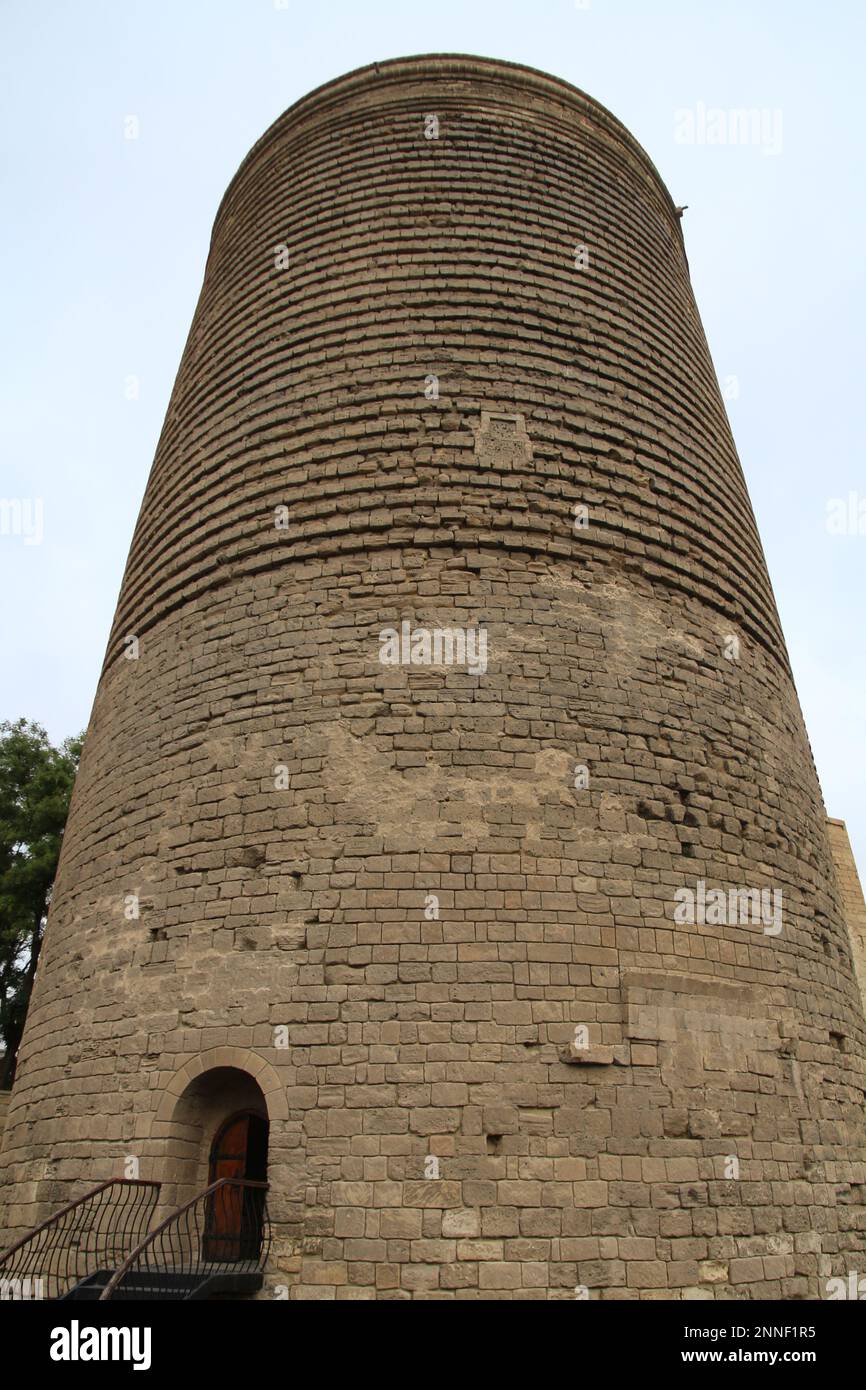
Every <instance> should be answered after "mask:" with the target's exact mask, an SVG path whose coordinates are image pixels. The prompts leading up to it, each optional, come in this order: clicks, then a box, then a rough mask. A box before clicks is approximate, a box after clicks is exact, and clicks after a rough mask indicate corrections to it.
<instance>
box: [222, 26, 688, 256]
mask: <svg viewBox="0 0 866 1390" xmlns="http://www.w3.org/2000/svg"><path fill="white" fill-rule="evenodd" d="M422 76H423V77H430V78H449V77H450V78H456V79H460V78H466V79H471V78H482V79H483V78H487V79H489V78H496V77H498V78H499V79H500V80H501V82H502V84H503V86H506V87H508V86H510V87H512V88H514V89H519V90H523V91H530V92H533V93H535V94H537V95H539V96H547V97H553V98H555V99H558V100H559V101H561V102H563V103H564V104H566V105H570V106H572V107H573V108H574V110H575V111H576V112H577V113H579V114H580V115H582V116H587V117H591V118H592V119H593V120H594V121H595V122H596V124H597V125H599V126H600V127H601V128H602V129H604V130H606V131H607V132H608V134H610V135H612V136H613V137H614V138H615V139H617V140H619V142H620V143H621V144H622V145H623V146H624V147H625V148H626V149H627V150H628V151H629V152H630V153H631V154H632V155H633V156H634V157H635V158H636V159H637V160H638V161H639V163H640V164H642V165H643V167H644V169H645V171H646V172H647V173H648V174H649V175H650V177H651V179H652V180H653V182H654V183H655V185H656V187H657V188H658V190H659V192H660V193H661V195H662V197H663V199H664V200H665V202H666V203H667V204H668V206H669V208H670V210H671V212H674V210H675V204H674V200H673V198H672V196H671V194H670V192H669V190H668V187H667V185H666V184H665V182H664V180H663V178H662V176H661V174H660V173H659V171H658V169H657V168H656V166H655V164H654V163H653V161H652V159H651V158H650V156H649V155H648V154H647V152H646V150H645V149H644V147H643V146H642V145H641V144H640V142H639V141H638V140H637V139H636V138H635V137H634V135H632V133H631V131H630V130H629V129H628V127H627V126H626V125H624V124H623V122H622V121H621V120H619V118H618V117H617V116H615V115H614V114H613V112H611V111H609V110H608V108H607V107H606V106H604V105H602V103H601V102H600V101H597V100H596V98H595V97H592V96H590V95H589V94H588V93H587V92H584V91H582V90H581V89H580V88H579V87H575V86H574V85H573V84H572V83H571V82H567V81H566V80H565V79H564V78H562V77H554V76H553V75H552V74H551V73H547V72H543V71H542V70H541V69H540V68H533V67H529V66H528V65H526V64H524V63H515V62H512V61H510V60H508V59H505V58H485V57H482V56H480V55H477V54H472V53H426V54H416V55H414V56H409V57H402V58H386V59H383V60H382V61H381V62H375V63H367V64H365V65H364V66H363V67H360V68H353V69H352V71H351V72H347V73H343V74H342V75H341V76H339V77H333V78H330V79H329V81H327V82H323V83H322V84H321V85H320V86H318V87H314V88H313V90H312V91H310V92H307V93H306V94H305V95H304V96H302V97H299V98H298V100H297V101H295V102H293V103H292V105H291V106H289V107H287V108H286V110H285V111H283V112H282V114H281V115H279V116H278V117H277V118H276V120H275V121H273V122H272V123H271V124H270V125H269V126H268V128H267V129H266V130H265V131H264V132H263V133H262V135H260V136H259V138H258V140H256V142H255V144H254V145H252V147H251V148H250V149H249V151H248V152H247V154H246V155H245V156H244V158H243V159H242V160H241V163H240V164H239V166H238V168H237V169H236V171H235V173H234V174H233V176H232V178H231V179H230V180H229V183H228V185H227V187H226V190H225V192H224V194H223V196H222V199H221V201H220V205H219V207H218V209H217V213H216V216H215V218H214V224H213V225H214V229H216V227H217V225H218V223H219V220H220V217H221V215H222V212H223V210H224V208H225V205H226V203H227V202H228V200H229V197H230V196H231V193H232V191H233V189H234V187H235V185H236V184H237V182H238V180H239V179H240V178H241V177H242V176H243V174H244V173H245V172H246V171H247V169H248V168H249V167H250V166H251V165H252V164H253V163H254V162H255V160H256V159H257V158H258V156H259V155H260V154H261V153H262V152H263V151H264V150H265V149H266V148H267V147H268V146H269V145H270V144H271V143H272V141H273V140H275V139H277V138H279V136H280V135H281V134H282V133H283V131H284V130H286V129H289V128H290V127H291V126H292V125H293V124H294V122H295V121H297V120H299V119H303V118H305V117H306V116H309V115H310V114H311V113H313V112H314V111H315V110H316V109H317V108H322V109H327V108H328V107H329V106H332V105H336V104H337V103H339V102H340V101H341V100H343V99H344V98H345V97H347V96H351V95H353V94H355V93H356V92H363V91H364V90H365V89H369V88H370V87H375V86H378V85H384V84H387V83H390V82H393V83H397V82H400V81H403V80H405V79H406V78H411V77H418V78H420V77H422ZM677 225H679V224H677Z"/></svg>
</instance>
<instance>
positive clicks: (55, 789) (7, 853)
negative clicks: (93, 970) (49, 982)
mask: <svg viewBox="0 0 866 1390" xmlns="http://www.w3.org/2000/svg"><path fill="white" fill-rule="evenodd" d="M82 741H83V736H79V737H78V738H69V739H66V740H65V741H64V742H63V743H62V744H60V746H59V747H57V748H55V747H54V746H53V745H52V744H51V742H50V740H49V738H48V735H47V734H46V732H45V730H44V729H43V728H41V727H40V725H38V724H34V723H31V722H30V721H28V720H26V719H19V720H17V722H16V723H14V724H9V723H4V724H0V1042H2V1044H3V1046H4V1048H5V1052H6V1055H5V1058H4V1059H2V1063H0V1088H3V1087H8V1086H11V1084H12V1081H13V1078H14V1075H15V1061H16V1056H17V1053H18V1045H19V1043H20V1041H21V1034H22V1033H23V1031H24V1019H25V1017H26V1015H27V1006H28V1004H29V1002H30V992H31V989H32V987H33V977H34V975H35V973H36V964H37V961H38V959H39V949H40V946H41V944H42V933H43V931H44V928H45V919H46V916H47V913H48V905H49V903H50V901H51V888H52V885H53V883H54V875H55V873H56V871H57V861H58V859H59V857H60V845H61V841H62V838H63V827H64V826H65V824H66V815H67V812H68V810H69V798H70V796H71V794H72V784H73V782H74V781H75V774H76V772H77V770H78V760H79V758H80V756H81V745H82Z"/></svg>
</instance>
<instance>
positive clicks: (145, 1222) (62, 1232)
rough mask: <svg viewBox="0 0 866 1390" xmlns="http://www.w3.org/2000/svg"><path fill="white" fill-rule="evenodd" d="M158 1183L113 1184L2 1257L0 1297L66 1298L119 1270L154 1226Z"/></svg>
mask: <svg viewBox="0 0 866 1390" xmlns="http://www.w3.org/2000/svg"><path fill="white" fill-rule="evenodd" d="M159 1187H160V1185H159V1183H158V1182H145V1181H144V1179H142V1178H109V1179H108V1180H107V1181H106V1182H101V1183H99V1185H98V1186H97V1187H93V1188H91V1189H90V1191H89V1192H85V1193H84V1195H83V1196H82V1197H77V1198H76V1199H75V1201H74V1202H69V1203H68V1204H67V1206H65V1207H61V1209H60V1211H58V1212H55V1213H54V1215H53V1216H49V1217H48V1218H47V1220H45V1221H42V1222H41V1223H40V1224H39V1225H38V1226H35V1227H34V1228H33V1230H32V1231H28V1232H27V1234H26V1235H24V1236H22V1237H21V1238H20V1240H17V1241H15V1243H14V1245H10V1246H9V1248H8V1249H7V1250H4V1251H3V1252H2V1253H0V1297H2V1298H4V1299H31V1298H45V1299H53V1298H61V1297H62V1296H63V1295H64V1294H65V1293H67V1292H68V1291H69V1289H71V1288H72V1287H73V1285H75V1284H77V1283H78V1282H79V1281H80V1280H82V1279H85V1278H86V1277H87V1276H88V1275H89V1274H93V1273H95V1272H96V1271H97V1270H100V1269H116V1268H117V1266H118V1265H119V1264H122V1262H123V1261H124V1260H125V1259H126V1258H127V1256H128V1255H129V1253H130V1251H131V1250H134V1249H136V1248H137V1247H138V1246H139V1244H140V1242H141V1240H142V1237H143V1236H144V1234H145V1233H146V1231H147V1230H148V1227H149V1226H150V1220H151V1217H152V1215H153V1212H154V1208H155V1207H156V1203H157V1198H158V1197H159Z"/></svg>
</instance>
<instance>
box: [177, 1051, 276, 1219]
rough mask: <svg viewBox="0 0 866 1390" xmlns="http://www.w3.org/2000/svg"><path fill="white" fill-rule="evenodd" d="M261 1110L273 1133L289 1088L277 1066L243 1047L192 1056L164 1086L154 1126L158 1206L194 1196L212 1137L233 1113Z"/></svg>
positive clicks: (204, 1176) (204, 1175)
mask: <svg viewBox="0 0 866 1390" xmlns="http://www.w3.org/2000/svg"><path fill="white" fill-rule="evenodd" d="M240 1111H249V1112H252V1113H258V1114H260V1115H261V1117H262V1118H263V1119H264V1120H267V1122H268V1125H269V1127H270V1130H271V1133H273V1128H274V1125H275V1124H277V1125H279V1124H280V1122H281V1121H282V1122H284V1121H285V1120H286V1119H287V1117H288V1106H287V1103H286V1096H285V1090H284V1087H283V1084H282V1082H281V1081H280V1079H279V1076H278V1075H277V1073H276V1071H275V1070H274V1068H273V1067H272V1066H270V1064H269V1063H268V1062H266V1061H265V1060H264V1059H263V1058H261V1057H259V1056H258V1055H257V1054H256V1053H254V1052H250V1051H248V1050H247V1049H245V1048H238V1047H215V1048H210V1049H209V1050H208V1051H206V1052H202V1053H199V1054H197V1055H196V1056H195V1057H190V1058H188V1059H187V1061H186V1062H185V1063H184V1065H183V1066H182V1067H180V1068H179V1070H178V1071H177V1072H176V1073H175V1075H174V1076H173V1077H172V1078H171V1080H170V1081H169V1083H168V1085H167V1086H166V1088H165V1090H164V1091H163V1093H162V1095H161V1097H160V1100H159V1104H158V1106H157V1109H156V1112H155V1114H154V1118H153V1122H152V1125H151V1136H150V1138H151V1144H150V1148H151V1153H152V1156H153V1160H154V1166H155V1170H156V1171H155V1174H154V1175H155V1176H156V1177H157V1178H159V1180H160V1181H161V1183H162V1192H161V1194H160V1205H161V1206H162V1207H163V1208H164V1209H167V1210H168V1209H172V1208H174V1207H177V1206H179V1205H181V1204H182V1203H183V1202H185V1201H187V1200H189V1199H190V1198H192V1197H194V1196H195V1195H196V1193H198V1192H201V1191H202V1190H203V1188H204V1187H206V1186H207V1183H208V1181H209V1171H208V1170H209V1158H210V1151H211V1146H212V1143H213V1140H214V1137H215V1135H216V1133H217V1131H218V1130H219V1128H220V1127H221V1126H222V1125H223V1124H224V1122H225V1121H226V1120H227V1119H228V1118H229V1116H231V1115H232V1114H236V1113H237V1112H240Z"/></svg>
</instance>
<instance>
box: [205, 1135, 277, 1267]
mask: <svg viewBox="0 0 866 1390" xmlns="http://www.w3.org/2000/svg"><path fill="white" fill-rule="evenodd" d="M267 1176H268V1122H267V1120H266V1119H263V1117H262V1116H261V1115H258V1114H256V1113H255V1111H252V1110H245V1111H242V1112H241V1113H240V1114H238V1115H232V1117H231V1118H230V1119H228V1120H226V1122H225V1124H223V1125H221V1127H220V1128H219V1130H218V1131H217V1133H216V1137H215V1138H214V1141H213V1146H212V1148H211V1152H210V1171H209V1176H208V1184H209V1185H210V1183H214V1182H217V1180H218V1179H219V1178H242V1179H244V1180H245V1181H247V1182H261V1183H264V1182H266V1181H267ZM264 1203H265V1191H264V1188H254V1187H252V1188H251V1187H240V1186H235V1185H234V1184H227V1185H226V1186H225V1187H221V1188H219V1189H218V1191H216V1192H214V1193H213V1194H212V1195H211V1197H210V1200H209V1202H208V1207H207V1215H206V1222H205V1234H204V1251H203V1253H204V1258H205V1259H206V1260H208V1261H219V1262H220V1263H227V1264H233V1263H236V1262H237V1261H238V1260H257V1259H258V1256H259V1251H260V1249H261V1244H262V1227H263V1221H262V1214H263V1211H264Z"/></svg>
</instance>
